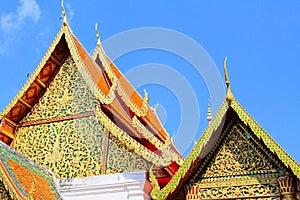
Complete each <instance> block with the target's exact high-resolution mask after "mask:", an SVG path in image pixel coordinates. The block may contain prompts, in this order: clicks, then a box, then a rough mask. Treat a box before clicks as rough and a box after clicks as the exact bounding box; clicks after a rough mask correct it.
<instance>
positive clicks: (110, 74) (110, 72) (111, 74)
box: [92, 45, 149, 117]
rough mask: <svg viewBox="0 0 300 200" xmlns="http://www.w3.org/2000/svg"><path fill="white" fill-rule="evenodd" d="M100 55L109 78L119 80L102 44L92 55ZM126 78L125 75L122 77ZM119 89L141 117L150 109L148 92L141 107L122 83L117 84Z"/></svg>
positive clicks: (123, 97) (129, 105)
mask: <svg viewBox="0 0 300 200" xmlns="http://www.w3.org/2000/svg"><path fill="white" fill-rule="evenodd" d="M97 55H98V56H99V57H100V60H101V62H102V64H103V67H104V69H105V72H106V73H107V75H108V77H109V79H110V80H111V81H112V82H118V81H119V80H118V78H117V76H116V75H115V73H114V72H113V70H112V68H111V66H110V61H109V60H108V59H109V58H107V56H106V54H105V52H104V50H103V47H102V45H99V46H97V48H96V50H95V51H94V52H93V55H92V57H93V58H94V59H95V58H96V56H97ZM122 78H124V77H122ZM117 91H118V93H119V95H120V96H121V98H122V100H123V101H124V102H125V103H126V105H128V107H129V108H130V109H131V110H132V111H133V112H134V113H135V114H136V115H137V116H139V117H142V116H146V115H147V113H148V111H149V106H148V100H149V97H148V94H146V93H145V98H144V101H143V104H142V107H141V108H140V107H139V106H137V105H136V104H135V103H134V102H133V101H132V99H131V97H130V96H129V95H131V94H127V92H126V90H125V89H124V88H123V86H122V84H120V83H119V84H118V86H117Z"/></svg>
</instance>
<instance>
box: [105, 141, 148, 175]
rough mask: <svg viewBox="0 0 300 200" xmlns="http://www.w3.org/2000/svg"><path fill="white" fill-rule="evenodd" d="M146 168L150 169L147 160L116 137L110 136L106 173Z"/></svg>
mask: <svg viewBox="0 0 300 200" xmlns="http://www.w3.org/2000/svg"><path fill="white" fill-rule="evenodd" d="M148 169H150V163H149V162H147V161H146V160H145V159H143V158H142V157H141V156H139V155H137V154H136V153H134V152H133V151H129V150H128V149H127V148H126V146H125V145H123V144H122V143H121V142H119V141H118V140H117V138H115V137H114V136H110V138H109V152H108V160H107V172H108V173H119V172H123V171H136V170H148Z"/></svg>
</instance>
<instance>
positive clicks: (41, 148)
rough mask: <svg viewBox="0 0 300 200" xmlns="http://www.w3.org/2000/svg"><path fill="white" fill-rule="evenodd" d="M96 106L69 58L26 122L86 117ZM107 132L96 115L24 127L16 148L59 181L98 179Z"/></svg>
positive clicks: (20, 129) (20, 128)
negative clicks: (76, 178) (83, 114)
mask: <svg viewBox="0 0 300 200" xmlns="http://www.w3.org/2000/svg"><path fill="white" fill-rule="evenodd" d="M96 106H97V100H96V98H95V97H94V96H93V95H92V93H91V91H90V90H89V88H88V86H87V85H86V83H85V82H84V80H83V78H82V76H81V74H80V72H79V71H78V69H77V67H76V65H75V63H74V60H73V59H72V57H69V58H68V59H67V60H66V61H65V63H64V64H63V65H62V66H61V69H60V70H59V72H58V73H57V75H56V76H55V78H54V80H53V81H52V83H51V84H50V85H49V87H48V88H47V91H46V92H45V94H44V95H43V96H42V97H41V99H40V100H39V102H38V103H37V104H36V106H35V107H34V108H33V109H32V111H31V112H30V113H29V114H28V115H27V116H26V117H25V118H24V120H23V122H27V121H37V120H47V119H53V118H57V117H66V116H72V115H74V114H80V113H87V112H90V111H93V110H95V107H96ZM104 132H105V128H104V127H103V125H102V124H100V123H99V121H98V120H97V118H96V116H93V115H92V116H89V117H84V118H79V119H71V120H65V121H59V122H52V123H43V124H38V125H31V126H24V127H22V126H21V127H19V128H18V129H17V132H16V135H17V138H16V140H15V148H16V150H18V151H19V152H20V153H22V154H23V155H25V156H27V157H29V158H30V159H32V160H33V161H34V162H35V163H37V164H40V165H43V166H45V167H46V168H48V169H50V170H51V171H53V172H54V173H55V175H56V176H57V177H59V178H73V177H83V176H90V175H99V174H101V161H102V157H103V149H102V148H103V147H102V146H103V145H102V143H103V133H104Z"/></svg>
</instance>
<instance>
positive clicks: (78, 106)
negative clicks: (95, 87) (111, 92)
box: [22, 57, 97, 122]
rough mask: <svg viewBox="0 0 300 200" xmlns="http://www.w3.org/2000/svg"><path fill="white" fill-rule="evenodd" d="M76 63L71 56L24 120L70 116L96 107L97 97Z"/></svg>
mask: <svg viewBox="0 0 300 200" xmlns="http://www.w3.org/2000/svg"><path fill="white" fill-rule="evenodd" d="M74 65H75V63H74V60H73V59H72V57H69V58H68V59H67V60H66V61H65V63H64V64H63V65H62V66H61V69H60V71H59V72H58V73H57V75H56V76H55V78H54V80H53V81H52V83H51V84H50V85H49V87H48V89H47V91H46V92H45V94H44V95H43V96H42V97H41V98H40V100H39V102H38V104H36V105H35V106H34V108H33V109H32V111H31V112H30V113H29V114H28V115H27V116H26V117H25V118H24V119H23V120H22V122H28V121H37V120H43V119H48V118H56V117H64V116H70V115H74V114H78V113H85V112H90V111H93V110H94V109H95V105H97V99H96V98H95V97H94V96H93V95H92V93H91V91H90V90H89V88H88V86H87V85H86V84H85V81H84V79H83V77H82V76H81V74H80V73H79V71H78V69H77V68H76V67H75V66H74Z"/></svg>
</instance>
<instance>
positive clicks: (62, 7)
mask: <svg viewBox="0 0 300 200" xmlns="http://www.w3.org/2000/svg"><path fill="white" fill-rule="evenodd" d="M61 10H62V14H63V25H64V26H66V25H67V24H68V21H67V14H66V11H65V7H64V0H61Z"/></svg>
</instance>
